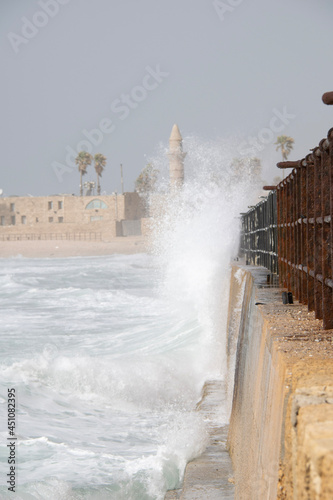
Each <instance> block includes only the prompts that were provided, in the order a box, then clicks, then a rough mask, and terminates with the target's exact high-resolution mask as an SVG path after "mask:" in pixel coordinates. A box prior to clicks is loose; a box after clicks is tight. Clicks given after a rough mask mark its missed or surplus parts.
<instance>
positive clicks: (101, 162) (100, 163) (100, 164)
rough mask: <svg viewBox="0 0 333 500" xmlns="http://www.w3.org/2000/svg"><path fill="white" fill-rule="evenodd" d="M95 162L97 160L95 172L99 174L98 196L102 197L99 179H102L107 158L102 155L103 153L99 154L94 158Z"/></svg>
mask: <svg viewBox="0 0 333 500" xmlns="http://www.w3.org/2000/svg"><path fill="white" fill-rule="evenodd" d="M94 160H95V170H96V174H97V194H98V195H100V194H101V186H100V183H99V178H100V177H102V172H103V170H104V167H105V165H106V157H105V156H104V155H102V154H101V153H97V154H96V155H95V156H94Z"/></svg>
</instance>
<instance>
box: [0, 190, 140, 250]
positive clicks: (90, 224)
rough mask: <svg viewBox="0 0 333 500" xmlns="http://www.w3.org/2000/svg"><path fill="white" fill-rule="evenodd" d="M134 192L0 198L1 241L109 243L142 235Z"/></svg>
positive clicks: (137, 197)
mask: <svg viewBox="0 0 333 500" xmlns="http://www.w3.org/2000/svg"><path fill="white" fill-rule="evenodd" d="M143 214H144V212H143V206H142V200H141V199H140V197H139V195H138V194H137V193H124V194H121V195H106V196H73V195H53V196H40V197H31V196H11V197H8V198H0V240H2V241H4V240H21V239H28V240H29V239H31V240H42V239H45V240H48V239H77V240H80V239H82V240H94V239H102V240H106V241H107V240H109V239H111V238H114V237H116V236H130V235H137V234H141V218H142V217H143Z"/></svg>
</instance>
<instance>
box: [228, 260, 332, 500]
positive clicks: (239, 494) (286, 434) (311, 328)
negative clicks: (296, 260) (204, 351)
mask: <svg viewBox="0 0 333 500" xmlns="http://www.w3.org/2000/svg"><path fill="white" fill-rule="evenodd" d="M267 274H268V271H267V270H266V269H264V268H255V267H249V266H244V267H242V266H237V267H234V268H233V270H232V276H231V289H230V305H229V322H228V323H229V324H228V359H229V373H234V382H235V383H234V385H233V398H232V412H231V418H230V427H229V435H228V448H229V452H230V455H231V458H232V463H233V468H234V473H235V486H236V491H235V498H236V499H244V500H245V499H248V500H255V499H257V500H263V499H265V500H266V499H276V498H278V499H288V500H289V499H308V500H316V499H327V500H328V499H332V498H333V474H332V472H333V404H332V403H333V348H332V338H333V332H332V331H324V330H322V327H321V322H320V321H319V320H315V319H314V314H313V313H308V311H307V307H306V306H302V305H299V304H298V303H295V304H292V305H291V304H290V305H283V304H282V300H281V291H282V290H281V289H279V288H277V287H272V286H268V285H267ZM236 344H237V349H236ZM231 385H232V384H231V383H229V388H231Z"/></svg>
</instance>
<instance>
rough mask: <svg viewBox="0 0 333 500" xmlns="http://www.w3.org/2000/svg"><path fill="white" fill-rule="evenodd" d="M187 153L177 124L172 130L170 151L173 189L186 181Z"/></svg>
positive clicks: (171, 186) (171, 185) (171, 187)
mask: <svg viewBox="0 0 333 500" xmlns="http://www.w3.org/2000/svg"><path fill="white" fill-rule="evenodd" d="M186 154H187V153H184V152H183V139H182V136H181V135H180V132H179V128H178V125H176V124H175V125H174V126H173V127H172V130H171V135H170V139H169V152H168V157H169V162H170V189H171V191H175V190H177V189H179V188H181V187H182V185H183V183H184V158H185V156H186Z"/></svg>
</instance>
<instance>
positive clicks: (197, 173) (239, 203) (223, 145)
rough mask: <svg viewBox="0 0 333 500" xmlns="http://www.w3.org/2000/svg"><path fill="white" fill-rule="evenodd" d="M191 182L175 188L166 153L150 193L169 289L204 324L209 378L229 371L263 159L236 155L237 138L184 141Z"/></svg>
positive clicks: (204, 370) (202, 352) (158, 160)
mask: <svg viewBox="0 0 333 500" xmlns="http://www.w3.org/2000/svg"><path fill="white" fill-rule="evenodd" d="M184 150H185V151H187V157H186V167H185V182H184V185H183V187H182V188H181V189H179V190H178V191H177V192H171V193H170V191H169V186H168V174H167V163H166V161H165V160H163V157H166V155H165V154H164V156H163V154H162V153H161V151H160V153H159V155H158V157H155V158H152V159H150V161H151V163H152V164H156V166H157V167H158V169H159V170H160V172H161V179H160V188H159V189H160V192H159V194H157V195H155V196H153V197H151V207H150V211H151V214H152V216H153V217H154V225H153V235H154V238H153V243H154V251H155V254H156V255H157V256H158V262H159V265H160V268H161V274H162V276H163V279H162V293H163V294H164V295H166V296H167V297H168V300H169V301H170V302H171V303H173V304H174V307H178V308H179V309H181V308H184V309H185V310H186V308H188V307H192V308H193V309H194V310H195V311H196V314H197V317H198V320H199V323H200V324H201V325H202V327H203V328H202V336H201V339H200V349H199V350H198V352H197V355H198V356H199V358H200V359H199V360H198V362H197V363H196V365H195V366H196V369H198V370H201V375H202V377H203V380H205V379H208V378H216V377H218V378H221V377H222V378H223V377H225V369H226V362H225V353H226V338H225V326H226V319H227V307H228V293H229V272H230V262H231V259H232V258H233V257H235V256H236V255H237V252H238V245H239V232H240V218H239V214H240V212H241V211H242V210H244V208H246V207H244V199H247V200H251V198H252V199H253V200H255V199H256V198H257V196H258V192H259V187H260V163H259V161H258V160H257V159H250V158H247V159H243V160H239V159H237V158H235V157H234V152H235V144H233V142H232V141H219V142H214V141H203V140H200V139H197V138H195V137H188V138H187V139H185V140H184Z"/></svg>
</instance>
